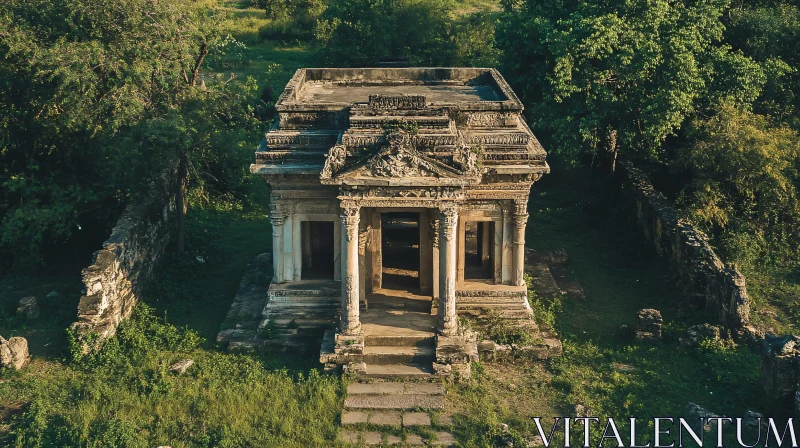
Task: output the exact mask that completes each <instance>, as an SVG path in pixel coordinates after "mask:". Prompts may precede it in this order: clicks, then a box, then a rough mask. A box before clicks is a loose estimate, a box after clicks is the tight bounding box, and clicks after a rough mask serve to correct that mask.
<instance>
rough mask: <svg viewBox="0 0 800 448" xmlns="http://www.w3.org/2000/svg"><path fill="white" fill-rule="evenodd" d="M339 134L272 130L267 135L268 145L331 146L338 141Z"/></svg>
mask: <svg viewBox="0 0 800 448" xmlns="http://www.w3.org/2000/svg"><path fill="white" fill-rule="evenodd" d="M337 137H338V134H337V133H335V132H332V133H319V132H318V133H301V132H281V131H280V130H276V131H270V132H268V133H267V135H266V139H267V146H269V147H279V146H290V145H291V146H330V145H333V144H335V143H336V139H337Z"/></svg>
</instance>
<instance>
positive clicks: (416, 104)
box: [369, 95, 426, 109]
mask: <svg viewBox="0 0 800 448" xmlns="http://www.w3.org/2000/svg"><path fill="white" fill-rule="evenodd" d="M369 106H370V107H371V108H373V109H424V108H425V107H426V103H425V95H370V96H369Z"/></svg>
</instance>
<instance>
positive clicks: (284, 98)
mask: <svg viewBox="0 0 800 448" xmlns="http://www.w3.org/2000/svg"><path fill="white" fill-rule="evenodd" d="M275 107H276V109H277V111H278V120H276V123H275V125H274V126H273V129H271V130H270V131H269V132H268V133H267V135H266V136H265V138H264V141H263V142H262V145H261V147H260V148H259V150H258V152H257V153H256V163H255V164H253V165H252V166H251V171H252V172H253V173H257V174H261V175H263V176H265V177H267V178H269V177H270V176H272V175H284V174H296V175H315V176H319V178H320V182H321V183H322V184H328V185H337V184H353V185H393V184H397V185H409V184H415V185H431V186H435V185H467V184H478V183H481V178H482V176H483V175H485V174H487V173H493V174H543V173H546V172H549V167H548V166H547V163H546V162H545V157H546V153H545V151H544V149H543V148H542V147H541V145H540V144H539V142H538V140H536V137H534V135H533V133H531V131H530V129H529V128H528V126H527V124H525V122H524V119H523V118H522V116H521V111H522V103H521V102H520V101H519V99H518V98H517V97H516V95H514V92H513V91H512V90H511V88H510V87H509V86H508V84H507V83H506V82H505V80H504V79H503V78H502V76H501V75H500V74H499V73H498V72H497V71H496V70H495V69H484V68H392V69H383V68H377V69H368V68H359V69H301V70H298V71H297V73H295V75H294V76H293V77H292V79H291V80H290V81H289V83H288V84H287V86H286V88H285V90H284V92H283V93H282V94H281V96H280V97H279V99H278V101H277V102H276V104H275ZM267 180H269V179H267Z"/></svg>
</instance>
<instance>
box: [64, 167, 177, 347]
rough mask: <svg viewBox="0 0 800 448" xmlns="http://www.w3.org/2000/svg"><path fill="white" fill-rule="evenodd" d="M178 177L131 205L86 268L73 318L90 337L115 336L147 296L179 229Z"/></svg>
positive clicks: (166, 177)
mask: <svg viewBox="0 0 800 448" xmlns="http://www.w3.org/2000/svg"><path fill="white" fill-rule="evenodd" d="M175 179H176V173H175V172H174V170H168V171H165V172H164V173H163V174H162V175H161V176H159V177H158V178H157V180H156V182H155V183H154V185H153V186H152V188H151V192H150V195H149V197H148V198H147V199H146V200H144V201H142V202H141V203H138V204H132V205H130V206H129V207H128V208H127V209H126V210H125V212H124V213H123V214H122V216H121V217H120V218H119V220H118V221H117V224H116V226H114V230H113V231H112V233H111V237H109V239H108V240H106V242H105V243H103V247H102V249H100V250H99V251H97V252H95V253H94V256H93V260H94V262H93V263H92V264H91V265H90V266H88V267H86V268H84V270H83V272H82V275H83V284H84V295H83V296H82V297H81V299H80V303H79V304H78V321H77V322H75V323H74V324H72V328H74V329H75V330H76V331H77V333H78V335H79V337H80V338H81V339H82V340H83V341H84V342H88V341H89V340H90V338H89V337H88V335H90V334H96V335H97V339H96V342H97V343H98V344H102V342H103V341H105V340H106V339H107V338H109V337H111V336H113V335H114V333H116V330H117V326H118V325H119V323H120V322H121V321H122V320H124V319H126V318H127V317H128V316H130V314H131V311H132V310H133V307H134V305H136V303H137V302H138V301H139V299H140V298H141V296H142V290H143V288H144V285H145V284H146V283H147V281H148V280H149V279H150V278H151V277H152V275H153V271H154V269H155V267H156V266H157V264H158V262H159V261H160V260H161V258H162V256H163V255H164V252H165V251H166V248H167V246H168V244H169V242H170V238H171V236H172V235H173V234H174V226H175V225H174V223H175V221H174V220H173V219H172V218H173V216H174V212H175V210H176V204H175V193H176V191H177V185H176V182H175ZM92 338H93V337H92ZM92 340H93V339H92Z"/></svg>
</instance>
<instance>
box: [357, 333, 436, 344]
mask: <svg viewBox="0 0 800 448" xmlns="http://www.w3.org/2000/svg"><path fill="white" fill-rule="evenodd" d="M434 343H435V335H434V334H433V333H430V334H424V335H423V334H420V335H407V336H398V335H367V336H365V337H364V346H397V347H420V346H424V345H433V344H434Z"/></svg>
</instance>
